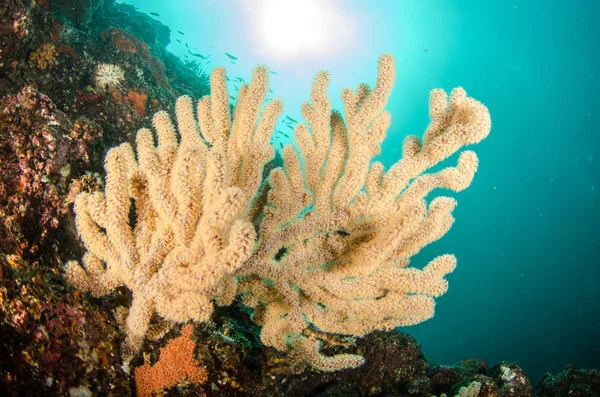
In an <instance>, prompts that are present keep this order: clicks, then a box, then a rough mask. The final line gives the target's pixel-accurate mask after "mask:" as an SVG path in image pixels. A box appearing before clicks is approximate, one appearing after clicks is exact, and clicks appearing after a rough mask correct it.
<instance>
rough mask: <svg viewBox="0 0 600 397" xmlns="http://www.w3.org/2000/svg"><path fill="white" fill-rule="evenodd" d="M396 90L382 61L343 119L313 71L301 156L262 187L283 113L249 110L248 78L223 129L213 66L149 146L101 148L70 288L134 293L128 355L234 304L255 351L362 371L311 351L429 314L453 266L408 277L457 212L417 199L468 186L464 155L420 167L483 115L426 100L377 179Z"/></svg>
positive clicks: (465, 104)
mask: <svg viewBox="0 0 600 397" xmlns="http://www.w3.org/2000/svg"><path fill="white" fill-rule="evenodd" d="M394 79H395V66H394V59H393V57H392V56H391V55H389V54H384V55H382V56H381V57H380V59H379V67H378V75H377V82H376V85H375V87H373V88H371V87H369V86H368V85H366V84H361V85H359V86H358V88H357V89H356V90H355V91H353V90H351V89H345V90H344V91H343V92H342V100H343V102H344V110H343V116H342V114H341V113H339V112H337V111H335V110H332V109H331V104H330V102H329V99H328V98H327V92H326V90H327V86H328V84H329V75H328V74H327V73H326V72H320V73H318V74H317V76H316V78H315V80H314V83H313V87H312V91H311V98H310V101H309V102H307V103H305V104H304V105H303V106H302V114H303V116H304V118H305V120H306V124H305V123H300V124H299V125H298V126H296V128H295V129H294V135H295V138H296V141H297V143H298V146H299V148H300V152H299V153H298V152H297V151H296V150H295V149H294V148H293V147H292V146H291V145H288V146H286V147H285V148H284V149H283V153H282V154H283V166H282V167H279V168H276V169H274V170H273V171H271V173H270V175H269V177H268V178H267V179H266V180H263V179H262V173H263V169H264V167H265V165H266V164H267V163H268V162H269V161H270V160H272V159H273V157H274V155H275V151H274V149H273V147H272V146H271V145H270V144H269V141H270V139H271V135H272V134H273V132H274V127H275V124H276V121H277V118H278V117H279V115H280V114H281V112H282V110H283V104H282V102H281V101H280V100H273V101H271V102H268V103H267V104H266V107H265V108H264V111H262V112H260V109H261V107H262V106H263V103H264V100H265V98H266V95H267V91H268V69H267V68H266V67H263V66H259V67H257V68H255V70H254V73H253V76H252V81H251V83H250V84H247V85H243V86H242V87H241V88H240V90H239V96H238V100H237V103H236V105H235V108H234V110H233V117H232V115H231V114H230V108H229V94H228V92H227V87H226V77H225V71H224V69H223V68H216V69H215V70H214V71H213V73H212V75H211V94H210V96H205V97H204V98H202V99H201V100H200V101H199V102H198V103H197V104H194V102H193V100H192V99H191V98H190V97H187V96H184V97H180V98H179V99H178V100H177V103H176V107H175V113H176V116H177V118H176V121H177V128H175V126H174V125H173V123H172V122H171V119H170V117H169V116H168V114H167V113H165V112H159V113H157V114H155V116H154V120H153V124H154V128H155V131H156V135H157V137H158V143H155V141H154V138H153V133H152V131H150V130H149V129H141V130H140V131H139V132H138V134H137V139H136V151H135V152H134V148H133V147H132V146H131V145H129V144H122V145H120V146H118V147H116V148H113V149H111V150H110V151H109V152H108V154H107V155H106V161H105V168H106V173H107V177H106V190H105V192H104V193H102V192H97V193H91V194H90V193H82V194H80V195H79V196H78V197H77V198H76V200H75V213H76V224H77V230H78V232H79V234H80V236H81V239H82V240H83V242H84V244H85V246H86V248H87V252H86V253H85V255H84V257H83V261H82V262H83V266H81V265H80V264H78V263H77V262H74V261H72V262H70V263H69V264H68V265H67V268H66V274H67V277H68V279H69V280H70V281H71V282H72V283H73V284H74V285H75V286H76V287H77V288H80V289H83V290H88V291H91V292H92V293H93V294H94V295H102V294H106V293H108V292H110V291H111V290H113V289H114V288H116V287H117V286H120V285H124V286H126V287H127V288H128V289H130V290H131V291H132V293H133V302H132V305H131V308H130V309H129V314H128V317H127V319H126V334H127V345H128V346H129V351H130V352H131V353H135V352H137V351H139V349H140V348H141V346H142V343H143V341H144V337H145V335H146V333H147V330H148V328H149V325H150V322H151V319H152V317H153V315H154V314H155V313H157V314H158V315H159V316H160V317H162V318H163V319H164V320H167V321H170V322H176V323H183V322H187V321H207V320H209V319H210V318H211V315H212V314H213V310H214V302H216V303H217V304H218V305H229V304H231V303H232V302H233V300H234V298H235V297H236V296H240V297H241V299H242V302H243V303H244V304H245V305H246V306H248V307H250V308H252V309H254V317H253V319H254V321H255V322H256V323H258V324H259V325H261V326H262V330H261V334H260V338H261V340H262V342H263V343H264V344H265V345H268V346H273V347H275V348H277V349H278V350H280V351H289V352H291V353H294V355H296V356H298V357H300V359H301V360H302V361H304V362H306V363H308V364H309V365H310V366H312V367H313V368H315V369H320V370H323V371H336V370H339V369H343V368H352V367H357V366H360V365H362V364H363V363H364V359H363V357H361V356H360V355H355V354H343V353H342V354H337V355H334V356H327V355H325V354H323V353H321V351H320V349H321V345H322V341H323V340H330V339H331V338H335V337H337V336H344V335H349V336H362V335H365V334H368V333H370V332H372V331H375V330H390V329H393V328H395V327H398V326H406V325H412V324H417V323H419V322H422V321H424V320H427V319H428V318H430V317H432V316H433V309H434V305H435V302H434V298H435V297H438V296H440V295H442V294H443V293H444V292H445V291H446V289H447V282H446V280H445V279H444V276H445V275H446V274H448V273H449V272H451V271H452V270H453V269H454V267H455V264H456V260H455V258H454V256H452V255H443V256H439V257H437V258H435V259H434V260H432V261H431V262H430V263H429V264H428V265H427V266H425V267H424V268H423V270H418V269H416V268H411V267H408V265H409V262H410V258H411V257H412V256H413V255H415V254H416V253H417V252H419V250H420V249H421V248H423V247H424V246H426V245H428V244H429V243H431V242H433V241H435V240H437V239H439V238H441V237H442V236H443V235H444V234H445V233H446V232H447V231H448V230H449V228H450V226H451V225H452V222H453V218H452V215H451V214H452V211H453V209H454V207H455V205H456V202H455V200H454V199H452V198H449V197H437V198H434V199H433V200H431V201H430V202H429V203H427V202H426V201H425V197H426V196H427V195H428V194H429V193H430V192H431V191H432V190H434V189H437V188H445V189H451V190H454V191H460V190H463V189H465V188H466V187H468V186H469V185H470V183H471V181H472V179H473V176H474V174H475V171H476V169H477V164H478V160H477V156H476V155H475V153H474V152H472V151H468V150H465V151H462V152H461V153H460V156H459V158H458V164H457V166H455V167H448V168H445V169H443V170H441V171H438V172H434V173H426V171H427V170H428V169H430V168H431V167H433V166H435V165H437V164H438V163H439V162H441V161H442V160H444V159H446V158H448V157H449V156H450V155H452V154H454V153H456V152H458V151H460V150H461V148H462V147H463V146H465V145H468V144H474V143H477V142H479V141H481V140H482V139H483V138H485V137H486V136H487V134H488V133H489V131H490V128H491V123H490V117H489V113H488V110H487V108H486V107H485V106H483V105H482V104H481V103H479V102H477V101H475V100H473V99H472V98H469V97H467V96H466V93H465V91H464V90H463V89H462V88H457V89H455V90H453V91H452V93H451V95H450V97H449V98H448V97H447V96H446V94H445V93H444V92H443V91H442V90H434V91H432V93H431V97H430V117H431V123H430V125H429V127H428V128H427V130H426V132H425V134H424V136H423V138H422V139H419V138H417V137H416V136H410V137H407V138H406V140H405V141H404V144H403V150H402V158H401V159H400V160H399V161H398V162H397V163H396V164H394V165H393V166H392V167H391V168H390V169H389V170H388V171H387V172H384V168H383V165H382V164H381V163H379V162H374V163H372V159H373V157H374V156H376V155H377V154H378V153H379V152H380V146H381V142H382V141H383V139H384V137H385V134H386V132H387V129H388V128H389V126H390V124H391V116H390V114H389V113H388V112H387V111H385V110H384V109H385V106H386V104H387V101H388V98H389V95H390V93H391V90H392V87H393V84H394ZM301 164H304V166H302V165H301ZM132 199H133V202H134V211H135V212H134V213H135V216H136V219H135V224H134V225H133V226H132V225H131V223H130V213H131V202H132V201H131V200H132Z"/></svg>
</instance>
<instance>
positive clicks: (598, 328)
mask: <svg viewBox="0 0 600 397" xmlns="http://www.w3.org/2000/svg"><path fill="white" fill-rule="evenodd" d="M274 1H275V3H273V1H268V0H264V1H260V0H257V1H241V0H240V1H235V0H229V1H216V0H214V1H206V0H204V1H198V0H195V1H189V0H185V1H184V0H180V1H178V2H176V4H177V5H176V6H175V5H169V6H168V7H165V6H164V5H162V4H164V3H165V2H164V1H163V0H137V1H127V3H129V4H133V5H134V6H136V7H139V9H140V10H141V11H144V12H155V13H158V14H159V15H160V16H158V17H156V18H157V19H158V20H160V21H161V22H163V23H165V24H166V25H168V26H169V27H170V28H171V30H172V44H171V45H170V47H169V49H170V50H171V51H172V52H173V53H175V54H177V55H180V56H181V57H182V59H185V57H184V54H188V56H189V53H188V51H187V49H186V47H185V45H184V43H186V42H187V43H188V45H189V47H190V49H191V51H192V52H194V53H200V54H202V55H204V56H207V55H210V58H209V59H208V60H210V63H206V61H202V62H201V64H202V65H204V69H205V70H206V72H210V70H211V69H212V68H213V67H214V66H216V65H223V66H225V67H226V68H227V71H228V75H229V76H230V77H241V78H243V79H245V80H248V79H249V77H250V71H251V69H252V67H253V66H254V65H255V64H259V63H260V64H267V65H269V66H270V68H271V69H272V70H274V71H276V72H277V74H276V75H272V76H271V88H272V89H273V92H274V94H275V95H276V96H279V97H281V98H282V99H283V100H284V102H285V104H286V110H285V112H286V113H287V114H288V115H290V116H291V117H292V118H295V119H299V118H300V112H299V106H300V103H301V102H303V101H305V100H306V99H307V98H308V93H309V89H310V84H311V81H312V78H313V76H314V74H315V72H316V71H317V70H319V69H328V70H329V71H330V72H331V75H332V84H331V86H330V91H329V92H330V97H331V98H332V99H335V100H334V106H335V107H337V108H339V107H340V106H339V105H340V101H339V99H338V98H339V91H340V90H341V88H342V87H346V86H356V85H357V84H358V83H360V82H363V81H364V82H368V83H373V82H374V78H375V75H376V61H377V57H378V55H379V54H380V53H382V52H390V53H392V54H393V55H394V56H395V57H396V62H397V69H398V74H397V79H396V87H395V90H394V92H393V94H392V97H391V99H390V102H389V104H388V110H389V111H390V112H391V113H392V116H393V123H392V127H391V129H390V130H389V132H388V136H387V138H386V140H385V141H384V144H383V150H382V154H381V156H380V158H379V160H381V161H382V162H383V163H384V164H385V165H386V166H389V165H391V164H393V163H394V162H395V161H396V160H397V158H398V157H399V149H400V144H401V142H402V140H403V139H404V137H405V136H406V135H409V134H419V135H420V134H421V133H422V132H423V131H424V129H425V127H426V126H427V123H428V114H427V98H428V94H429V91H430V90H431V89H432V88H444V89H445V90H447V91H449V90H450V89H452V88H453V87H456V86H462V87H464V88H465V89H466V90H467V93H468V94H469V95H470V96H473V97H474V98H476V99H478V100H480V101H481V102H483V103H485V104H486V105H487V106H488V107H489V109H490V112H491V115H492V123H493V127H492V132H491V134H490V136H489V137H488V138H487V139H486V140H485V141H483V142H482V143H481V144H479V145H477V146H476V147H474V149H475V150H476V151H477V153H478V155H479V157H480V160H481V161H480V168H479V172H478V173H477V175H476V177H475V180H474V182H473V185H472V186H471V187H470V188H469V189H468V190H466V191H464V192H461V193H459V194H457V195H456V197H457V198H458V201H459V206H458V208H457V209H456V211H455V212H454V215H455V218H456V222H455V225H454V226H453V228H452V230H451V231H450V232H449V233H448V234H447V235H446V236H445V237H444V238H443V239H441V240H440V241H438V242H436V243H435V244H432V245H430V246H429V247H427V248H426V249H424V250H423V251H422V252H421V253H420V254H419V255H418V256H417V257H415V258H414V260H413V263H414V265H415V266H423V265H424V264H425V263H427V261H429V260H430V259H432V258H434V257H435V256H437V255H439V254H442V253H446V252H450V253H454V254H456V256H457V257H458V267H457V269H456V270H455V272H454V273H453V274H451V275H450V276H449V277H448V280H449V283H450V289H449V291H448V293H447V294H446V295H444V296H443V297H441V298H440V299H438V305H437V307H436V315H435V317H434V318H433V319H431V320H429V321H427V322H425V323H422V324H420V325H418V326H414V327H408V328H404V329H402V330H403V331H406V332H409V333H411V334H413V335H414V336H415V337H416V338H417V340H418V341H419V342H420V343H421V344H422V346H423V350H424V352H425V354H426V356H427V358H429V359H431V360H436V361H440V362H444V363H448V364H449V363H453V362H456V361H461V360H465V359H469V358H479V359H483V360H485V361H486V362H488V364H490V365H491V364H494V363H496V362H498V361H501V360H507V361H514V362H517V363H518V364H519V365H521V366H522V367H523V368H524V369H525V371H526V373H527V375H529V376H530V377H531V378H532V379H537V378H538V377H539V376H540V375H541V374H542V373H543V372H546V371H558V370H561V369H562V368H563V367H564V366H565V365H566V364H573V365H576V366H581V367H585V366H589V367H600V342H599V340H600V338H599V337H598V336H599V335H600V239H599V237H600V209H599V208H600V197H599V193H600V167H599V166H598V163H599V161H600V96H599V95H600V94H599V93H600V75H599V73H600V52H599V51H598V49H599V48H600V3H599V2H598V1H597V0H593V1H592V0H580V1H577V2H567V1H563V2H555V1H549V0H548V1H533V0H531V1H493V0H492V1H479V0H463V1H454V2H449V1H445V0H424V1H416V0H411V1H400V0H397V1H395V0H387V1H384V0H378V1H376V0H370V1H368V2H367V1H326V0H321V1H310V0H303V1H300V0H298V2H292V1H279V0H274ZM313 3H314V5H315V7H314V8H311V7H310V6H311V4H313ZM173 4H175V2H173ZM282 4H283V5H282ZM299 4H300V5H301V4H305V5H307V4H308V6H306V7H308V9H307V8H306V7H304V8H302V7H300V6H299ZM572 4H577V5H572ZM285 6H288V7H289V8H288V9H287V10H285V9H283V10H281V9H280V8H281V7H285ZM269 10H270V11H269ZM280 12H283V14H281V13H280ZM178 30H180V31H182V32H184V33H185V35H181V34H179V33H177V31H178ZM175 39H180V40H181V41H182V42H181V43H179V42H177V41H176V40H175ZM225 52H227V53H229V54H232V55H234V56H235V57H237V58H238V59H237V60H236V61H233V60H232V59H230V57H228V56H227V55H226V54H225ZM190 59H200V58H190ZM286 133H287V131H286ZM290 136H291V134H290ZM281 142H285V141H281ZM450 160H451V161H450V162H452V160H455V159H450Z"/></svg>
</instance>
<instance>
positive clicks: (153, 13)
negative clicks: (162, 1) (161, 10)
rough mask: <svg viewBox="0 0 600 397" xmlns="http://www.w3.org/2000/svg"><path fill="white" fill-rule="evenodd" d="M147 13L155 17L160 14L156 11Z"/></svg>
mask: <svg viewBox="0 0 600 397" xmlns="http://www.w3.org/2000/svg"><path fill="white" fill-rule="evenodd" d="M148 14H150V15H154V16H155V17H159V16H160V15H159V14H157V13H155V12H149V13H148Z"/></svg>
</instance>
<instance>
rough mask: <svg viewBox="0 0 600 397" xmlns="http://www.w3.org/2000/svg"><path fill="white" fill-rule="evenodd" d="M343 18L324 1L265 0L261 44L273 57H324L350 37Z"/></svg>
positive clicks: (259, 27)
mask: <svg viewBox="0 0 600 397" xmlns="http://www.w3.org/2000/svg"><path fill="white" fill-rule="evenodd" d="M343 19H344V18H343V17H342V15H341V14H340V13H339V12H338V11H337V10H336V9H335V8H333V7H332V5H331V2H330V1H325V0H263V1H262V2H261V7H260V11H259V21H258V23H259V26H258V29H259V31H260V36H261V40H262V42H263V43H264V45H265V49H266V50H267V51H268V52H271V53H274V55H285V56H297V55H306V54H309V53H313V54H314V53H321V52H325V51H327V50H328V49H331V48H332V46H335V45H336V43H335V41H336V40H335V39H338V40H339V39H340V38H341V37H340V35H342V34H347V32H348V27H347V26H344V25H345V23H344V20H343Z"/></svg>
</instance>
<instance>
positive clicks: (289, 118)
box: [285, 114, 297, 123]
mask: <svg viewBox="0 0 600 397" xmlns="http://www.w3.org/2000/svg"><path fill="white" fill-rule="evenodd" d="M285 117H286V119H288V120H290V121H291V122H294V123H297V121H296V120H294V119H293V118H291V117H290V116H288V115H287V114H286V115H285Z"/></svg>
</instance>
